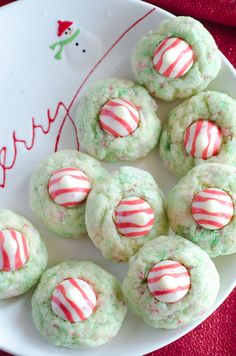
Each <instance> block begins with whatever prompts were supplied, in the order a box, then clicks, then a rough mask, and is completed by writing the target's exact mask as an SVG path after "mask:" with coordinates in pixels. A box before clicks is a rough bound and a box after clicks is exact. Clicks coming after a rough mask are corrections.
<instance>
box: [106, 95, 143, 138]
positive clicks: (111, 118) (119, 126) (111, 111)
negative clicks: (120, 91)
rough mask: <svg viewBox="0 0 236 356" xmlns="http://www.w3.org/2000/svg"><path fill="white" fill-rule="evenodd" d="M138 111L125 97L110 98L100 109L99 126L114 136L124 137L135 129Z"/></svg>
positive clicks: (137, 121)
mask: <svg viewBox="0 0 236 356" xmlns="http://www.w3.org/2000/svg"><path fill="white" fill-rule="evenodd" d="M138 123H139V113H138V110H137V108H136V106H135V105H134V104H133V103H131V102H130V101H128V100H125V99H112V100H110V101H108V102H107V103H106V104H105V105H104V106H103V107H102V109H101V110H100V114H99V124H100V126H101V128H102V129H103V130H104V131H105V132H107V133H109V134H111V135H112V136H114V137H124V136H128V135H130V134H131V133H132V132H134V131H135V130H136V128H137V127H138Z"/></svg>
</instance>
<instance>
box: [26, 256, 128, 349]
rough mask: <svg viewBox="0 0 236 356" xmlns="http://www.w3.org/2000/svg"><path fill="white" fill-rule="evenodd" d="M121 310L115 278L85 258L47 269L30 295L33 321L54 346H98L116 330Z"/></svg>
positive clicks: (119, 288)
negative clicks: (84, 259) (31, 295)
mask: <svg viewBox="0 0 236 356" xmlns="http://www.w3.org/2000/svg"><path fill="white" fill-rule="evenodd" d="M125 314H126V303H125V300H124V296H123V293H122V289H121V286H120V283H119V282H118V280H117V279H116V278H115V277H114V276H112V275H111V274H110V273H108V272H106V271H105V270H104V269H102V268H101V267H99V266H98V265H96V264H95V263H93V262H89V261H66V262H63V263H61V264H59V265H57V266H55V267H52V268H50V269H48V270H47V271H46V272H45V273H44V274H43V276H42V278H41V282H40V284H39V285H38V287H37V289H36V291H35V293H34V295H33V297H32V315H33V321H34V324H35V326H36V328H37V329H38V330H39V332H40V333H41V334H42V335H43V336H44V337H46V338H47V340H48V341H49V342H51V343H52V344H54V345H56V346H62V347H68V348H74V349H77V348H87V347H97V346H100V345H102V344H104V343H106V342H108V341H109V340H111V339H112V338H113V337H114V336H115V335H116V334H117V333H118V331H119V329H120V327H121V325H122V323H123V320H124V317H125Z"/></svg>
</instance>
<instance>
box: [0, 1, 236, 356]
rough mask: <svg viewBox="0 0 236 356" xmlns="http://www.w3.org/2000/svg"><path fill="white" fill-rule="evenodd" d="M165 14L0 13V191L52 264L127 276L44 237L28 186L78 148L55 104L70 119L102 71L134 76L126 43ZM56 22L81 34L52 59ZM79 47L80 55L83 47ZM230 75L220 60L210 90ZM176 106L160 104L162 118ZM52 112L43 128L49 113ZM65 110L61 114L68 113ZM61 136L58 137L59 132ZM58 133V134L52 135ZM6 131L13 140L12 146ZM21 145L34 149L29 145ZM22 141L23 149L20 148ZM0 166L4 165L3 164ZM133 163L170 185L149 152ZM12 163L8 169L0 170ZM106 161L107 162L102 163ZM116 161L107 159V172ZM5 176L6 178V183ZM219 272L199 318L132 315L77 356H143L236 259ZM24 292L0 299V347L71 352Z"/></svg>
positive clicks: (80, 244)
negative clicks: (87, 264) (198, 304)
mask: <svg viewBox="0 0 236 356" xmlns="http://www.w3.org/2000/svg"><path fill="white" fill-rule="evenodd" d="M171 16H172V15H170V14H168V13H167V12H165V11H163V10H161V9H158V8H156V9H155V10H154V7H153V6H152V5H149V4H146V3H143V2H140V1H132V0H100V1H98V2H95V1H92V0H41V1H29V0H24V1H23V0H22V1H18V2H16V3H13V4H10V5H8V6H6V7H3V8H1V10H0V33H1V38H2V41H1V62H0V78H1V81H0V117H1V121H0V147H1V148H3V147H4V146H6V157H5V153H4V152H5V150H4V149H2V150H1V148H0V150H1V156H0V158H1V159H0V163H1V165H0V183H2V182H4V181H5V188H0V204H1V207H4V208H10V209H13V210H16V211H18V212H19V213H21V214H23V215H25V216H26V217H28V218H29V219H30V220H31V221H32V222H33V223H34V224H35V225H36V226H37V227H38V228H39V229H40V231H41V232H42V234H43V235H44V236H45V239H46V243H47V247H48V251H49V256H50V265H52V264H55V263H58V262H61V261H63V260H65V259H72V258H73V259H89V260H93V261H95V262H98V263H99V264H100V265H101V266H102V267H104V268H106V269H107V270H108V271H110V272H112V273H114V274H115V275H117V276H118V277H119V278H120V280H122V279H123V277H124V276H125V274H126V271H127V265H126V264H122V265H121V264H119V265H118V264H112V263H110V262H108V261H106V260H104V259H103V258H102V257H101V254H100V252H99V251H98V250H96V248H95V247H94V246H93V244H92V243H91V242H90V240H89V239H86V238H85V239H82V240H80V241H70V240H69V241H68V240H63V239H60V238H56V237H55V236H52V235H51V234H50V233H49V232H48V231H47V230H46V229H45V228H44V227H43V226H42V225H41V224H40V222H39V221H38V220H37V219H36V218H35V216H34V215H33V214H32V213H31V211H30V209H29V203H28V183H29V177H30V174H31V172H32V169H33V168H34V166H35V164H36V163H37V162H38V161H39V160H40V159H41V158H43V157H45V156H47V155H48V154H49V153H50V152H52V151H53V150H54V147H55V143H56V142H57V143H58V149H62V148H69V147H76V140H75V132H74V129H73V125H72V123H71V122H70V121H69V119H68V116H67V118H66V119H65V122H64V125H63V118H64V117H65V115H66V111H65V108H63V106H62V105H60V107H59V111H58V114H57V115H55V113H56V112H57V108H58V103H60V102H63V103H64V106H65V107H66V109H67V110H68V109H70V110H69V112H70V115H71V117H72V118H74V114H75V108H76V105H77V102H78V100H79V99H80V97H81V95H82V94H83V91H84V89H85V88H86V87H88V86H89V85H91V84H92V83H93V82H95V81H97V80H98V79H102V78H105V77H107V76H117V77H124V78H131V79H132V78H133V76H132V70H131V65H130V56H131V52H132V49H133V46H134V45H135V43H136V42H137V41H138V39H139V38H140V37H141V36H142V35H143V34H145V33H146V32H147V31H148V30H150V29H153V28H156V27H158V25H159V23H160V21H162V20H163V19H166V18H170V17H171ZM57 20H72V21H75V22H76V26H78V27H79V28H80V30H81V33H80V35H79V37H78V42H79V46H74V45H70V46H71V47H70V50H68V51H65V52H64V53H63V55H62V59H61V60H55V59H54V52H53V51H52V50H51V49H49V45H51V44H52V43H53V42H55V41H56V40H57V35H56V29H57ZM83 49H85V50H86V52H85V53H84V52H82V50H83ZM235 85H236V75H235V71H234V69H233V67H232V66H231V65H230V64H229V62H228V61H227V60H226V58H224V57H223V67H222V69H221V72H220V74H219V76H218V77H217V79H216V80H215V81H214V82H213V83H212V84H211V86H210V88H211V89H215V90H221V91H223V92H226V93H229V94H231V95H234V93H235ZM175 105H176V103H174V104H173V103H172V104H164V103H160V111H159V113H160V116H161V117H162V118H163V117H164V116H165V114H166V113H167V112H168V111H169V110H170V108H171V107H173V106H175ZM48 109H50V113H51V116H55V121H54V123H51V125H50V130H49V133H48V134H47V135H46V134H44V133H43V132H42V130H41V129H40V128H36V129H35V130H33V131H32V118H33V117H34V122H35V124H36V125H42V127H43V129H44V131H45V130H47V128H48V116H47V110H48ZM67 112H68V111H67ZM60 132H61V135H60ZM59 136H60V140H59V139H57V137H59ZM14 137H15V141H16V138H17V139H18V140H19V141H22V140H25V143H23V142H18V143H16V144H15V145H14ZM29 146H33V147H32V148H31V149H29V148H30V147H29ZM26 147H28V150H27V149H26ZM4 162H5V163H4ZM130 164H131V165H134V166H137V167H141V168H144V169H147V170H148V171H150V172H151V173H152V174H153V175H154V177H155V178H156V179H157V181H158V183H159V185H160V186H161V188H162V189H163V190H164V191H165V193H166V194H167V193H168V192H169V190H170V188H171V187H172V186H173V185H174V184H175V183H176V182H177V180H176V179H175V178H174V177H172V176H171V175H170V174H169V173H168V172H167V171H166V170H165V168H164V167H163V165H162V163H161V161H160V159H159V158H158V156H157V153H156V152H152V153H151V154H150V155H149V156H148V157H146V158H144V159H141V160H139V161H138V162H136V163H130ZM3 166H5V167H7V166H8V167H11V166H12V168H9V169H3ZM106 166H108V165H106ZM117 166H119V164H117V165H110V166H109V168H111V169H114V168H115V167H117ZM4 173H5V179H4ZM215 262H216V264H217V268H218V270H219V273H220V276H221V289H220V293H219V296H218V299H217V301H216V303H215V305H214V307H213V309H212V310H211V311H209V312H208V314H206V315H204V317H202V318H201V319H200V320H199V321H198V322H197V323H194V324H191V325H189V326H187V327H185V328H180V329H178V330H172V331H166V330H156V329H152V328H149V327H148V326H146V325H145V324H144V323H143V322H142V320H141V319H139V318H137V317H135V316H134V315H132V314H131V313H130V312H129V313H128V316H127V318H126V320H125V322H124V324H123V327H122V328H121V331H120V332H119V334H118V336H117V337H116V338H115V339H114V340H113V341H111V342H110V343H108V344H106V345H104V346H102V347H100V348H98V349H94V350H82V351H79V354H80V355H81V356H83V355H90V356H95V355H96V356H102V355H108V354H111V355H113V356H116V355H117V356H118V355H119V356H120V355H124V356H125V355H129V356H132V355H141V354H144V353H147V352H149V351H152V350H154V349H157V348H160V347H162V346H164V345H167V344H168V343H170V342H172V341H174V340H176V339H178V338H179V337H181V336H182V335H184V334H186V333H187V332H189V331H190V330H191V329H193V328H194V327H196V326H197V325H198V324H199V323H200V322H201V321H203V320H204V319H205V318H206V317H207V316H208V315H209V314H210V313H212V312H213V310H214V309H216V308H217V307H218V306H219V305H220V304H221V303H222V302H223V300H224V299H225V298H226V297H227V296H228V294H229V293H230V292H231V290H232V289H233V287H234V286H235V268H236V262H235V255H231V256H228V257H220V258H217V259H216V260H215ZM30 297H31V294H30V293H29V294H27V295H26V296H23V297H18V298H14V299H12V300H9V301H1V302H0V320H1V323H2V324H1V325H2V327H1V332H0V349H4V350H7V351H8V352H11V353H13V354H17V355H24V356H32V355H34V356H39V355H44V356H47V355H50V356H51V355H57V356H60V355H68V356H69V355H76V354H78V351H72V350H66V351H65V349H59V348H56V347H53V346H51V345H50V344H49V343H47V341H46V340H44V338H43V337H41V336H40V334H39V333H38V332H37V331H36V330H35V328H34V326H33V323H32V320H31V308H30Z"/></svg>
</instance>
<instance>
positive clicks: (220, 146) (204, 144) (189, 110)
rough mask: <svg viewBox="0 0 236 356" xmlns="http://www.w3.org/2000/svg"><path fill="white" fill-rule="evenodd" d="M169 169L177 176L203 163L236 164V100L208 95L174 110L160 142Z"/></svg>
mask: <svg viewBox="0 0 236 356" xmlns="http://www.w3.org/2000/svg"><path fill="white" fill-rule="evenodd" d="M160 155H161V158H162V159H163V162H164V164H165V166H166V167H167V168H168V169H169V170H170V171H171V172H173V173H174V174H175V175H177V176H183V175H185V174H186V173H187V172H188V171H189V170H190V169H191V168H193V167H194V166H197V165H199V164H203V163H228V164H231V165H235V162H236V100H234V99H232V98H231V97H230V96H229V95H227V94H223V93H219V92H213V91H207V92H203V93H199V94H197V95H195V96H193V97H192V98H190V99H187V100H185V101H184V102H183V103H182V104H180V105H178V106H177V107H176V108H174V109H173V110H172V111H171V112H170V114H169V116H168V119H167V122H166V124H165V126H164V128H163V132H162V135H161V139H160Z"/></svg>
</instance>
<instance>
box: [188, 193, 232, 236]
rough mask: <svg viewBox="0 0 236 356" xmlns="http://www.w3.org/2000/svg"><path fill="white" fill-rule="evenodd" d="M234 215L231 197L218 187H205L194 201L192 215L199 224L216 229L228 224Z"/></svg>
mask: <svg viewBox="0 0 236 356" xmlns="http://www.w3.org/2000/svg"><path fill="white" fill-rule="evenodd" d="M233 215H234V204H233V201H232V199H231V197H230V196H229V195H228V194H227V193H226V192H225V191H223V190H221V189H218V188H208V189H203V190H202V191H200V192H199V193H197V194H196V195H195V196H194V198H193V201H192V216H193V219H194V220H195V221H196V223H197V224H198V225H200V226H201V227H204V228H205V229H209V230H215V229H221V228H223V227H224V226H226V225H227V224H228V223H229V222H230V221H231V219H232V217H233Z"/></svg>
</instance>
